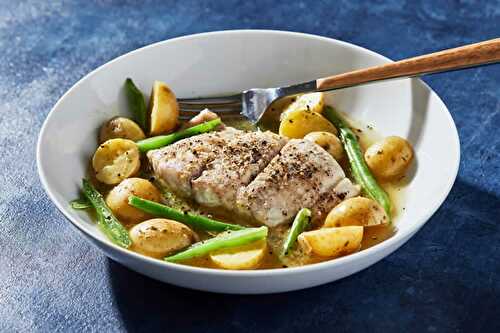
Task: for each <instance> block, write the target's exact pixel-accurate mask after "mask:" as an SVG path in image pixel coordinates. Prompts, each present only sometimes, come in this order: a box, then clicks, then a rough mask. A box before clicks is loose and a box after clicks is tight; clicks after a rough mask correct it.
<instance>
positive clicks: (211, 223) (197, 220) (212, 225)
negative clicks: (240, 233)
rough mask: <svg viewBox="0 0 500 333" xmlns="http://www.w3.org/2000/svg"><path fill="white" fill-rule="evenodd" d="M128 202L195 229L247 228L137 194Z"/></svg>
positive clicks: (223, 229)
mask: <svg viewBox="0 0 500 333" xmlns="http://www.w3.org/2000/svg"><path fill="white" fill-rule="evenodd" d="M128 202H129V204H130V205H131V206H134V207H135V208H138V209H140V210H142V211H144V212H146V213H149V214H151V215H154V216H159V217H164V218H167V219H172V220H176V221H179V222H182V223H184V224H187V225H188V226H190V227H192V228H195V229H200V230H206V231H226V230H242V229H246V228H245V227H244V226H241V225H237V224H230V223H224V222H219V221H216V220H212V219H210V218H208V217H205V216H201V215H195V214H191V213H188V212H183V211H180V210H177V209H174V208H171V207H168V206H165V205H162V204H159V203H157V202H154V201H150V200H146V199H142V198H139V197H137V196H135V195H131V196H130V197H129V198H128Z"/></svg>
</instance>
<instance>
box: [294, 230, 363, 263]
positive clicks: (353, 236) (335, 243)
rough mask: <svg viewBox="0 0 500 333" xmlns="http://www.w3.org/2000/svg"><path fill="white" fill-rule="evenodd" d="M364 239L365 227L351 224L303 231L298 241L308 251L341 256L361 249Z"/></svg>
mask: <svg viewBox="0 0 500 333" xmlns="http://www.w3.org/2000/svg"><path fill="white" fill-rule="evenodd" d="M362 239H363V227H360V226H349V227H340V228H323V229H318V230H313V231H307V232H303V233H301V234H300V235H299V237H298V242H299V246H300V247H301V248H302V249H303V250H304V251H305V252H306V253H310V254H316V255H319V256H322V257H339V256H341V255H346V254H349V253H352V252H355V251H357V250H359V248H360V247H361V241H362Z"/></svg>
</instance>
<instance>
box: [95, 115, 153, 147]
mask: <svg viewBox="0 0 500 333" xmlns="http://www.w3.org/2000/svg"><path fill="white" fill-rule="evenodd" d="M117 138H122V139H129V140H132V141H139V140H142V139H144V138H146V136H145V135H144V132H143V131H142V129H141V128H140V127H139V125H137V124H136V123H135V122H133V121H132V120H130V119H128V118H125V117H115V118H112V119H110V120H109V121H107V122H106V123H105V124H104V125H102V127H101V130H100V132H99V142H101V143H102V142H105V141H108V140H109V139H117Z"/></svg>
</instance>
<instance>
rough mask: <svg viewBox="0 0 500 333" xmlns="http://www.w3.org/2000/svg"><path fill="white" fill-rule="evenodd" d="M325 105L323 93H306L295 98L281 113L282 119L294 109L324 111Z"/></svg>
mask: <svg viewBox="0 0 500 333" xmlns="http://www.w3.org/2000/svg"><path fill="white" fill-rule="evenodd" d="M324 106H325V97H324V95H323V93H321V92H317V93H311V94H304V95H301V96H299V97H297V98H296V99H295V101H293V102H292V103H290V105H288V106H287V108H286V109H285V110H284V111H283V113H282V114H281V119H283V118H284V117H285V116H286V114H287V113H290V112H293V111H299V110H302V111H312V112H316V113H321V112H323V108H324Z"/></svg>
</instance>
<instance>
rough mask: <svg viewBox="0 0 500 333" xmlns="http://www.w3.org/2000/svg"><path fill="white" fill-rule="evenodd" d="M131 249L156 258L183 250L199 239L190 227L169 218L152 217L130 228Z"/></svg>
mask: <svg viewBox="0 0 500 333" xmlns="http://www.w3.org/2000/svg"><path fill="white" fill-rule="evenodd" d="M129 234H130V238H131V239H132V246H131V248H130V249H131V250H133V251H135V252H138V253H142V254H145V255H147V256H150V257H154V258H162V257H165V256H166V255H168V254H170V253H172V252H175V251H179V250H182V249H183V248H185V247H188V246H189V245H191V244H192V243H194V242H195V241H197V240H198V235H196V234H195V232H194V231H192V230H191V229H190V228H189V227H187V226H185V225H184V224H182V223H179V222H177V221H173V220H167V219H151V220H147V221H144V222H142V223H139V224H137V225H135V226H134V227H132V229H130V232H129Z"/></svg>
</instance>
